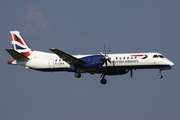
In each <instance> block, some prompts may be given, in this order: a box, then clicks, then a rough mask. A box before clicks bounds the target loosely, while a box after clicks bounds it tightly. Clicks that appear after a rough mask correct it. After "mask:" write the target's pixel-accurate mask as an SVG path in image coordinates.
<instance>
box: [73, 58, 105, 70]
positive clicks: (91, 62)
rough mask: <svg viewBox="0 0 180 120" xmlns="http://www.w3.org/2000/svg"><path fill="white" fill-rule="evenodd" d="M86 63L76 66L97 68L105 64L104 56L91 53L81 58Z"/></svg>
mask: <svg viewBox="0 0 180 120" xmlns="http://www.w3.org/2000/svg"><path fill="white" fill-rule="evenodd" d="M81 60H83V61H84V62H86V64H84V65H79V66H76V67H78V68H82V69H91V68H97V67H100V66H102V65H103V64H104V62H103V57H102V56H101V55H91V56H87V57H83V58H81Z"/></svg>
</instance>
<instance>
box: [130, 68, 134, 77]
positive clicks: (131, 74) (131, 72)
mask: <svg viewBox="0 0 180 120" xmlns="http://www.w3.org/2000/svg"><path fill="white" fill-rule="evenodd" d="M130 76H131V78H132V76H133V70H132V69H131V70H130Z"/></svg>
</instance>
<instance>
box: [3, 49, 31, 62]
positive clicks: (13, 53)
mask: <svg viewBox="0 0 180 120" xmlns="http://www.w3.org/2000/svg"><path fill="white" fill-rule="evenodd" d="M6 51H7V52H8V53H9V54H10V55H11V56H12V57H13V58H14V59H15V60H29V58H27V57H26V56H24V55H22V54H20V53H18V52H16V51H15V50H13V49H6Z"/></svg>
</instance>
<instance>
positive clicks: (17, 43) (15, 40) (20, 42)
mask: <svg viewBox="0 0 180 120" xmlns="http://www.w3.org/2000/svg"><path fill="white" fill-rule="evenodd" d="M10 38H11V43H12V48H13V50H15V51H17V52H18V53H20V54H22V55H24V56H26V57H29V56H30V55H31V53H32V52H33V50H32V49H31V48H30V47H29V46H28V44H27V43H26V41H25V40H24V39H23V37H22V36H21V35H20V32H19V31H10Z"/></svg>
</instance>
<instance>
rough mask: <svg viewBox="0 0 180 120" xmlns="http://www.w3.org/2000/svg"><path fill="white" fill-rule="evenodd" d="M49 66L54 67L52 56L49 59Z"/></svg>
mask: <svg viewBox="0 0 180 120" xmlns="http://www.w3.org/2000/svg"><path fill="white" fill-rule="evenodd" d="M49 68H54V59H53V58H50V59H49Z"/></svg>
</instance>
